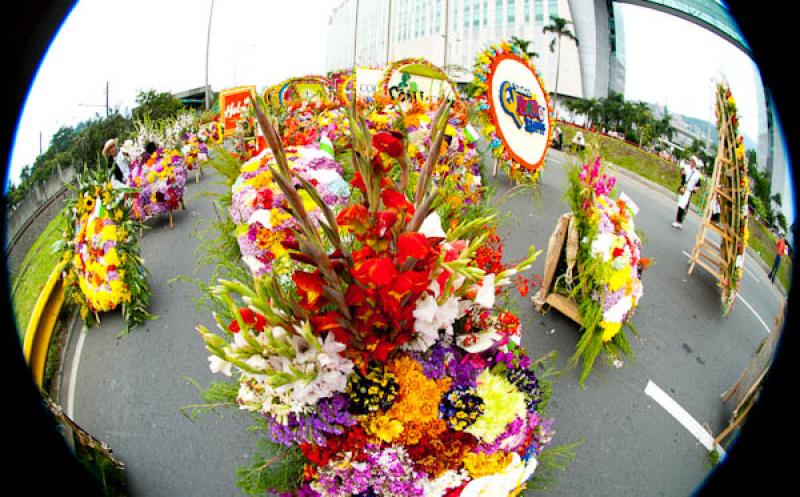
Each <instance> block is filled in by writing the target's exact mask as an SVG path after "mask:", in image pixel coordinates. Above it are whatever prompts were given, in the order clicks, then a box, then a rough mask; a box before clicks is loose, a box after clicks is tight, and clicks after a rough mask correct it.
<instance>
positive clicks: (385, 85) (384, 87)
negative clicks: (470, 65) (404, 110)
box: [376, 57, 460, 103]
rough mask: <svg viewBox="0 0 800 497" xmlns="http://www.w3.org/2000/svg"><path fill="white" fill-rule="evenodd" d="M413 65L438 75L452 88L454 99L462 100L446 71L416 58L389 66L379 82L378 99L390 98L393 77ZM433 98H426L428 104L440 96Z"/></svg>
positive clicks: (395, 62)
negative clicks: (396, 72) (399, 70)
mask: <svg viewBox="0 0 800 497" xmlns="http://www.w3.org/2000/svg"><path fill="white" fill-rule="evenodd" d="M411 65H413V66H422V67H424V68H425V69H426V71H428V72H430V73H432V74H436V75H438V76H440V78H441V79H443V80H444V81H445V82H446V83H447V84H448V85H449V86H450V88H451V90H452V95H453V98H454V99H455V100H459V99H460V97H459V95H458V91H456V85H455V83H453V80H451V79H450V77H449V76H447V74H445V72H444V71H442V70H441V69H440V68H439V67H437V66H436V65H434V64H432V63H431V62H429V61H428V60H426V59H422V58H414V57H411V58H407V59H401V60H397V61H394V62H392V63H391V64H389V66H388V67H387V68H386V70H385V71H384V73H383V78H381V80H380V82H378V91H377V92H376V98H377V97H378V96H382V97H388V96H389V82H390V81H391V79H392V75H393V74H394V73H395V71H397V70H398V69H401V68H403V67H406V66H411ZM433 97H434V96H433V95H429V96H428V98H426V100H427V101H428V102H432V101H435V100H437V99H438V95H437V96H436V97H437V98H433ZM416 100H417V99H416V98H415V99H414V101H416ZM409 103H410V102H409Z"/></svg>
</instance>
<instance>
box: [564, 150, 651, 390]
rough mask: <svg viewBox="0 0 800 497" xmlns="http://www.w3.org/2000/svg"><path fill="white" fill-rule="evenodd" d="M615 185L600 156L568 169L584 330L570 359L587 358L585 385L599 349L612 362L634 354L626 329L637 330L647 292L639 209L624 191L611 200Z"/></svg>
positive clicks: (574, 293) (575, 291) (572, 292)
mask: <svg viewBox="0 0 800 497" xmlns="http://www.w3.org/2000/svg"><path fill="white" fill-rule="evenodd" d="M615 185H616V177H614V176H609V175H607V174H606V173H605V167H604V165H603V163H602V161H601V160H600V157H597V159H596V160H595V161H594V163H593V164H589V163H587V164H584V165H583V166H582V167H577V166H576V167H573V169H572V170H571V171H570V173H569V189H568V190H567V196H568V198H569V202H570V206H571V207H572V214H573V217H574V220H575V223H576V226H577V230H578V231H577V233H578V237H579V243H578V252H577V269H578V271H577V276H576V279H577V281H576V282H575V284H574V286H573V287H572V288H571V290H570V295H571V296H572V297H574V298H576V299H577V301H578V311H579V315H580V318H581V325H582V331H583V335H582V336H581V339H580V341H579V342H578V346H577V348H576V351H575V354H574V355H573V356H572V358H571V359H570V361H569V364H570V365H573V366H574V365H576V364H577V362H578V360H579V359H581V358H582V359H583V372H582V374H581V377H580V382H581V384H583V381H584V380H585V379H586V377H587V376H588V374H589V372H590V371H591V368H592V366H593V364H594V361H595V360H596V358H597V356H598V354H599V353H600V351H601V350H605V351H606V353H607V354H608V357H609V358H610V359H612V360H614V361H619V360H621V356H622V355H630V354H632V350H631V347H630V344H629V343H628V340H627V337H626V336H625V333H624V332H622V328H623V326H626V327H628V328H629V329H631V331H633V332H634V333H635V332H636V329H635V328H634V326H633V323H632V322H631V317H632V316H633V313H634V311H635V309H636V306H637V305H638V303H639V300H640V299H641V297H642V293H643V286H642V281H641V276H642V272H643V271H644V269H645V268H647V267H648V265H649V264H650V261H649V260H648V259H646V258H644V257H642V243H641V241H640V239H639V237H638V236H637V234H636V229H635V224H634V220H633V217H634V215H635V214H636V212H637V210H638V208H637V207H636V205H635V204H633V202H632V201H631V200H630V199H628V198H627V196H625V195H624V194H622V195H620V196H619V197H618V198H617V199H616V200H615V199H613V198H612V192H613V190H614V187H615Z"/></svg>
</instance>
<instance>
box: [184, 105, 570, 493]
mask: <svg viewBox="0 0 800 497" xmlns="http://www.w3.org/2000/svg"><path fill="white" fill-rule="evenodd" d="M449 107H450V106H449V104H445V105H443V106H442V107H441V108H440V109H439V111H438V112H437V113H436V114H434V115H433V116H430V122H431V125H430V127H429V129H428V133H429V136H428V137H427V138H425V139H424V140H422V142H424V143H428V144H430V145H429V146H426V147H420V145H412V143H413V139H408V140H405V139H404V138H403V133H402V132H398V131H396V130H395V132H394V133H392V132H390V131H379V132H371V130H370V129H369V128H368V125H367V123H366V121H365V120H364V119H363V118H362V117H358V116H350V121H351V122H350V129H351V146H352V156H351V160H352V162H351V166H352V167H353V171H352V178H353V179H352V180H351V181H350V186H351V187H352V192H350V194H349V195H344V194H343V195H337V196H336V198H335V199H328V200H326V199H325V197H326V191H327V190H328V189H329V186H330V183H326V182H325V181H319V180H318V179H317V181H316V182H314V181H312V179H308V177H307V174H308V173H309V172H311V171H309V167H308V166H305V169H306V172H305V173H304V172H303V168H304V166H303V164H304V163H308V162H311V161H314V160H317V159H316V158H317V157H319V158H321V157H322V155H317V154H319V150H317V149H305V148H293V147H288V148H284V146H283V144H282V143H281V139H280V137H279V136H280V135H279V133H278V132H277V131H276V129H275V128H274V127H273V125H272V123H271V122H270V120H269V119H268V118H266V117H265V116H264V115H263V114H262V113H261V112H260V110H259V109H258V108H256V111H257V115H258V120H259V122H260V125H261V127H262V128H263V130H264V134H265V136H266V138H267V141H268V142H269V147H270V150H271V151H270V152H268V153H266V154H263V156H261V157H258V158H256V159H254V160H253V161H251V162H248V163H247V164H245V165H244V166H243V167H242V174H241V176H240V178H239V179H237V183H238V184H237V186H235V187H234V197H235V198H234V200H233V204H234V205H236V206H238V207H237V208H236V209H232V212H231V215H232V216H236V219H235V221H236V222H237V223H240V222H242V221H244V222H246V223H248V224H250V223H249V221H250V220H252V219H253V217H256V218H257V219H255V220H254V222H253V224H261V226H259V227H258V228H257V229H258V230H261V229H262V227H264V228H266V227H267V225H264V224H263V223H262V222H261V221H259V220H258V218H261V219H265V220H267V221H268V223H269V225H270V226H273V225H274V224H273V220H275V219H278V220H280V221H281V222H282V223H283V222H285V223H286V225H291V226H292V230H291V236H288V235H289V233H288V232H287V231H282V232H280V233H277V236H275V237H274V238H273V235H275V232H274V231H273V232H272V233H271V234H270V233H267V234H264V238H265V239H266V238H269V239H270V241H271V243H273V242H274V243H273V245H271V247H273V248H272V250H273V253H274V252H276V251H279V252H281V253H282V256H283V257H285V260H287V261H290V262H291V264H287V265H286V266H284V267H285V268H286V270H282V271H276V270H275V269H276V265H275V260H277V259H275V260H273V261H272V263H273V271H265V272H264V274H263V275H262V276H263V277H258V278H255V279H254V280H252V281H250V280H248V281H232V280H220V281H219V282H218V283H217V284H215V285H214V286H212V287H211V288H210V296H211V298H212V299H213V301H214V302H215V307H216V309H217V312H216V313H215V320H216V322H217V325H218V328H219V329H218V331H217V332H213V331H211V330H209V329H207V328H206V327H204V326H202V325H201V326H198V328H197V329H198V331H199V333H200V334H201V336H202V337H203V340H204V342H205V344H206V347H207V349H208V350H209V351H210V352H211V353H212V355H211V356H210V357H209V361H210V367H211V370H212V371H213V372H217V373H221V374H225V375H229V376H231V375H235V377H236V380H237V384H238V392H237V394H236V403H237V404H238V405H239V406H240V408H241V409H244V410H247V411H251V412H253V413H257V414H259V415H260V416H261V419H263V420H265V423H266V426H267V431H268V434H269V437H270V439H271V440H272V441H274V442H275V443H277V444H281V445H284V446H286V447H287V449H291V450H294V451H295V453H297V454H299V456H298V457H299V458H300V459H301V460H302V461H303V467H302V470H301V471H300V472H298V473H296V478H295V477H293V478H289V481H288V483H287V484H286V485H284V486H283V487H282V488H277V489H276V490H279V491H282V492H288V494H287V495H304V496H365V495H370V496H405V495H408V496H411V495H413V496H449V497H455V496H459V495H461V496H479V495H492V496H506V495H517V494H519V493H520V492H521V491H522V489H524V488H525V486H526V482H528V480H529V479H530V478H531V476H532V475H533V474H534V472H535V471H536V469H537V465H538V464H539V459H540V455H541V453H542V451H543V450H544V449H545V448H546V447H547V446H548V444H549V443H550V441H551V439H552V437H553V434H554V431H553V426H552V420H549V419H547V417H546V415H545V414H544V412H543V407H544V404H545V403H546V402H545V398H546V391H545V390H546V389H545V385H544V383H543V382H541V381H540V379H539V378H537V374H536V371H535V367H534V362H533V361H532V360H531V358H530V357H529V356H528V355H527V354H526V352H525V351H524V350H523V349H522V347H520V346H519V342H520V337H521V334H522V328H521V324H520V320H519V318H518V317H517V316H516V315H515V314H514V313H513V312H511V311H510V310H508V309H506V308H504V307H502V306H501V305H499V299H498V297H497V296H498V294H500V293H502V291H503V290H502V289H503V287H504V286H505V285H508V284H509V283H510V282H511V281H512V278H513V277H514V276H516V275H517V274H518V273H520V272H521V271H524V270H525V269H527V268H529V267H530V266H531V265H532V263H533V261H534V259H535V257H536V255H537V253H536V252H535V251H534V250H533V247H531V249H530V251H529V253H528V256H527V257H526V258H525V259H524V260H522V261H520V262H519V263H518V264H515V265H504V264H502V263H501V258H502V244H501V243H500V242H499V239H498V238H497V237H496V236H495V237H492V236H491V228H492V227H493V226H495V225H496V223H497V221H496V216H495V215H488V216H486V217H480V218H475V219H471V220H469V221H466V220H462V221H461V222H456V223H454V224H452V225H449V226H443V225H442V222H441V218H440V217H439V216H438V215H437V214H436V212H435V211H434V210H433V209H432V206H433V205H435V203H437V202H439V201H440V200H441V198H440V195H441V191H440V190H439V189H435V188H434V187H433V176H434V170H435V168H436V165H437V164H438V160H439V157H440V153H441V152H442V150H443V149H444V147H443V146H442V144H443V143H444V141H445V135H446V133H447V128H448V126H452V124H448V116H447V113H448V111H449ZM414 146H416V147H417V150H418V151H419V152H420V153H421V154H422V156H421V157H420V158H421V159H424V160H423V161H422V162H423V164H422V167H421V169H420V171H419V172H418V173H415V174H412V175H410V178H406V176H405V175H404V173H403V170H404V168H406V167H408V165H407V164H406V165H405V166H404V165H403V164H402V163H403V161H404V160H406V159H405V157H407V156H408V155H409V150H410V149H411V148H412V147H414ZM414 155H416V154H414ZM312 156H313V158H312ZM325 160H328V159H325ZM320 170H322V171H331V172H333V171H334V170H335V167H332V168H330V169H328V168H321V169H320ZM326 174H328V173H326ZM331 177H332V175H331ZM403 181H409V182H410V183H411V184H409V185H407V186H408V188H407V189H403V188H401V187H402V186H403V185H402V183H403ZM337 182H338V179H337ZM405 191H410V192H412V194H411V195H407V194H406V193H405ZM237 197H242V199H239V198H237ZM243 199H249V200H243ZM331 205H333V207H331ZM259 212H262V213H263V214H258V213H259ZM253 224H251V225H253ZM268 229H269V228H268ZM249 230H250V228H248V231H249ZM490 238H491V239H490ZM256 240H259V238H258V235H256ZM258 269H259V270H260V269H263V268H262V267H261V266H259V267H258Z"/></svg>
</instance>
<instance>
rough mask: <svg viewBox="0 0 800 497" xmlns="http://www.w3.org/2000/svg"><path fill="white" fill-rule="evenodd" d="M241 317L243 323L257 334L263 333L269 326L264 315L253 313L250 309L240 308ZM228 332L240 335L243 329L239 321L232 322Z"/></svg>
mask: <svg viewBox="0 0 800 497" xmlns="http://www.w3.org/2000/svg"><path fill="white" fill-rule="evenodd" d="M239 316H241V318H242V322H243V323H244V324H246V325H247V326H248V327H250V329H252V330H254V331H255V332H256V333H261V332H262V331H264V327H265V326H266V325H267V320H266V318H264V316H263V315H262V314H260V313H258V312H255V311H253V310H252V309H250V308H249V307H242V308H240V309H239ZM228 330H229V331H230V332H231V333H239V332H240V331H242V329H241V327H240V326H239V321H238V320H236V319H234V320H233V321H231V324H229V325H228Z"/></svg>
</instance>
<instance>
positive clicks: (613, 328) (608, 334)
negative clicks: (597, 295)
mask: <svg viewBox="0 0 800 497" xmlns="http://www.w3.org/2000/svg"><path fill="white" fill-rule="evenodd" d="M600 328H602V330H603V343H607V342H610V341H611V339H612V338H614V336H615V335H616V334H617V333H619V331H620V330H621V329H622V323H614V322H609V321H600Z"/></svg>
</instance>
